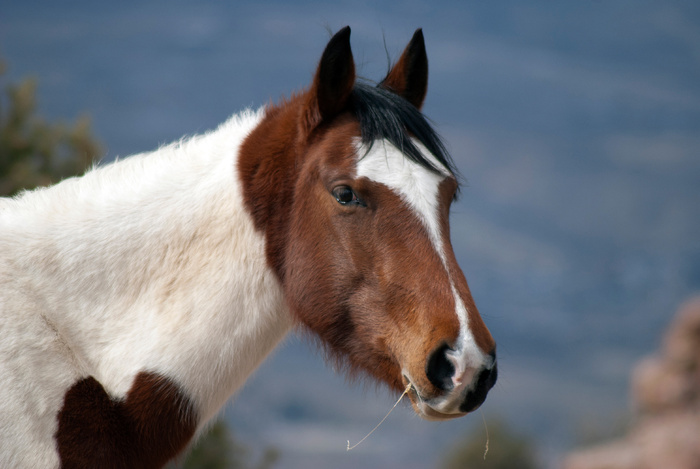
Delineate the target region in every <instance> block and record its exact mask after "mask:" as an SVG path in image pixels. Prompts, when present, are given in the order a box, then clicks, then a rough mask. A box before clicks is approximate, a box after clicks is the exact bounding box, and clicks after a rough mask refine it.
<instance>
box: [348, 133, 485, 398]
mask: <svg viewBox="0 0 700 469" xmlns="http://www.w3.org/2000/svg"><path fill="white" fill-rule="evenodd" d="M413 143H414V144H415V145H416V147H417V148H418V149H419V150H420V152H421V153H422V155H423V157H424V158H425V159H427V160H428V161H430V162H431V163H432V164H433V166H434V167H436V168H439V169H440V170H441V174H437V173H435V172H434V171H430V170H428V169H426V168H424V167H422V166H421V165H419V164H417V163H415V162H413V161H411V160H409V159H408V158H406V156H405V155H404V154H403V153H402V152H401V150H399V149H398V148H396V147H395V146H394V145H393V144H391V143H390V142H388V141H385V140H382V141H376V142H374V145H373V146H372V148H371V149H370V150H369V152H368V151H367V147H366V146H364V145H362V144H361V143H358V144H357V151H358V155H359V161H358V163H357V176H358V177H366V178H367V179H370V180H372V181H374V182H378V183H380V184H384V185H385V186H387V187H389V188H390V189H391V190H393V191H394V192H396V193H397V194H398V195H399V196H400V197H401V199H402V200H404V201H405V202H406V203H408V205H409V206H410V207H411V208H412V209H413V211H414V212H415V214H416V215H417V216H418V218H419V219H420V220H421V222H422V223H423V224H424V226H425V228H426V230H427V231H428V235H429V237H430V241H431V242H432V244H433V247H434V248H435V251H436V252H437V254H438V256H439V257H440V259H441V260H442V263H443V266H444V267H445V270H446V271H447V275H448V278H449V279H450V286H451V288H452V294H453V296H454V301H455V313H456V314H457V317H458V318H459V326H460V333H459V337H458V339H457V343H456V344H455V350H454V351H453V352H448V358H450V360H451V361H452V362H453V365H454V366H455V375H454V378H453V382H454V385H455V390H460V391H461V390H462V389H464V387H465V386H468V385H469V384H471V382H472V381H473V374H474V373H475V372H476V370H477V369H479V368H480V367H481V366H483V365H484V364H485V362H486V357H485V355H484V354H483V352H482V351H481V350H480V349H479V347H478V346H477V345H476V341H475V340H474V336H473V335H472V333H471V331H470V330H469V318H468V313H467V308H466V306H465V305H464V302H463V301H462V298H461V296H460V295H459V294H458V292H457V289H456V288H455V285H454V281H453V280H452V276H451V275H450V270H449V268H448V266H447V258H446V255H445V248H444V245H443V241H442V240H443V233H441V229H440V226H441V225H440V220H439V213H440V211H439V207H438V203H439V199H438V190H439V187H440V183H441V182H442V181H443V180H444V179H445V178H446V177H448V176H450V172H449V171H448V170H447V168H445V167H444V166H443V165H442V164H441V163H440V162H438V161H437V159H436V158H435V157H434V156H433V155H432V154H431V153H430V152H429V151H428V149H427V148H425V146H423V145H422V144H421V143H420V142H418V141H416V140H413ZM468 370H471V372H468ZM444 404H445V405H444V408H437V409H436V410H441V411H446V412H450V411H451V410H454V409H453V408H454V404H455V403H453V402H444ZM456 405H457V406H458V405H459V403H457V404H456Z"/></svg>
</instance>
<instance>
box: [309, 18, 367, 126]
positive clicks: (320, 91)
mask: <svg viewBox="0 0 700 469" xmlns="http://www.w3.org/2000/svg"><path fill="white" fill-rule="evenodd" d="M354 85H355V61H354V60H353V58H352V50H351V49H350V26H346V27H344V28H343V29H341V30H340V31H338V32H337V33H336V34H335V35H334V36H333V37H332V38H331V40H330V41H329V42H328V45H327V46H326V49H325V50H324V51H323V55H322V56H321V61H320V62H319V64H318V69H316V76H315V77H314V82H313V84H312V85H311V89H310V90H309V102H308V109H307V120H308V122H307V125H308V126H309V130H310V129H312V128H313V127H315V126H316V125H318V124H319V123H320V122H321V121H323V120H327V119H331V118H333V117H335V116H336V115H337V114H338V113H340V112H341V111H342V110H343V109H345V107H346V106H347V104H348V101H349V99H350V95H351V93H352V88H353V86H354Z"/></svg>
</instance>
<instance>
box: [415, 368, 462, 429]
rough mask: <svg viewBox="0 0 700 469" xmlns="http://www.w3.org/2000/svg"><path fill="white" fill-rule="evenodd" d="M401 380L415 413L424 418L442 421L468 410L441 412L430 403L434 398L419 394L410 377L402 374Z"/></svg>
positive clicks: (454, 417) (459, 415)
mask: <svg viewBox="0 0 700 469" xmlns="http://www.w3.org/2000/svg"><path fill="white" fill-rule="evenodd" d="M403 380H404V384H405V385H406V389H407V391H406V394H407V395H408V398H409V400H410V401H411V406H412V407H413V410H414V411H415V412H416V414H418V415H419V416H420V417H421V418H424V419H425V420H433V421H443V420H452V419H456V418H459V417H463V416H465V415H467V414H468V412H461V411H459V410H457V411H456V412H442V411H439V410H437V409H435V408H434V407H433V406H431V405H430V402H431V401H434V400H435V398H425V397H423V396H421V394H420V391H419V390H418V388H417V387H416V386H415V385H414V384H413V382H412V381H411V380H410V379H408V377H406V375H404V376H403Z"/></svg>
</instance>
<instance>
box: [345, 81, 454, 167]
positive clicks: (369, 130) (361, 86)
mask: <svg viewBox="0 0 700 469" xmlns="http://www.w3.org/2000/svg"><path fill="white" fill-rule="evenodd" d="M352 105H353V111H354V113H355V116H356V117H357V119H358V120H359V121H360V133H361V136H362V143H363V144H365V145H366V146H367V148H371V147H372V144H373V143H374V142H375V141H376V140H383V139H386V140H388V141H389V142H390V143H391V144H392V145H394V146H395V147H396V148H398V149H400V150H401V152H402V153H403V154H404V155H406V158H408V159H409V160H411V161H413V162H415V163H417V164H419V165H421V166H422V167H424V168H426V169H428V170H430V171H433V172H436V173H442V171H441V170H440V168H436V167H435V165H434V164H433V162H431V161H430V160H428V159H426V158H425V156H423V154H422V153H421V152H420V150H419V149H418V148H417V147H416V145H415V144H414V143H413V141H412V140H411V137H413V138H415V139H416V140H418V141H419V142H420V143H421V144H423V145H424V146H425V147H426V148H427V149H428V151H429V152H430V153H432V155H433V156H434V157H435V159H436V160H437V161H439V162H440V164H442V165H443V166H444V167H445V168H447V170H448V171H450V173H452V174H453V175H456V174H457V170H456V168H455V165H454V162H453V161H452V158H451V157H450V155H449V153H448V152H447V150H446V149H445V145H444V144H443V143H442V140H441V138H440V136H439V135H438V134H437V132H436V131H435V130H434V129H433V128H432V127H431V125H430V123H429V122H428V120H427V119H426V118H425V116H424V115H423V114H422V113H421V112H420V111H419V110H418V109H417V108H416V107H415V106H413V104H411V103H409V102H408V101H406V100H405V99H404V98H402V97H401V96H399V95H397V94H396V93H393V92H392V91H389V90H387V89H385V88H381V87H379V86H373V85H371V84H368V83H363V82H356V83H355V87H354V89H353V92H352Z"/></svg>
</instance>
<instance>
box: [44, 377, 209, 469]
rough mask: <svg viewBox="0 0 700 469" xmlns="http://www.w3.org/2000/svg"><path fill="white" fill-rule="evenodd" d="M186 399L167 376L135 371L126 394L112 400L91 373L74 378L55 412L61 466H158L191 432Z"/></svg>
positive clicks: (193, 422)
mask: <svg viewBox="0 0 700 469" xmlns="http://www.w3.org/2000/svg"><path fill="white" fill-rule="evenodd" d="M195 428H196V418H195V416H194V409H193V406H192V403H191V402H190V400H189V399H188V398H187V397H186V396H185V395H184V394H183V392H182V391H181V390H180V389H179V388H178V387H177V385H175V384H174V383H173V382H172V381H171V380H170V379H168V378H166V377H164V376H161V375H159V374H157V373H147V372H141V373H139V374H138V375H136V378H135V379H134V384H133V385H132V386H131V389H130V390H129V392H128V394H127V396H126V399H124V400H113V399H111V398H110V397H109V396H108V395H107V393H106V392H105V390H104V388H103V387H102V385H101V384H100V383H99V382H98V381H97V380H96V379H95V378H93V377H92V376H91V377H88V378H84V379H82V380H80V381H78V382H77V383H75V384H74V385H73V386H72V387H71V388H70V389H69V390H68V391H67V392H66V395H65V398H64V401H63V408H62V409H61V411H60V412H59V414H58V431H57V432H56V435H55V438H56V442H57V446H58V454H59V458H60V460H61V468H63V469H73V468H89V467H100V468H107V469H111V468H114V469H117V468H141V469H147V468H148V469H150V468H159V467H162V466H163V465H165V463H166V462H168V461H169V460H170V459H172V458H174V457H175V456H176V455H177V454H178V453H179V452H180V451H182V450H183V449H184V448H185V446H186V445H187V443H188V442H189V440H190V439H191V438H192V436H193V435H194V431H195Z"/></svg>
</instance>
